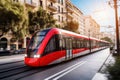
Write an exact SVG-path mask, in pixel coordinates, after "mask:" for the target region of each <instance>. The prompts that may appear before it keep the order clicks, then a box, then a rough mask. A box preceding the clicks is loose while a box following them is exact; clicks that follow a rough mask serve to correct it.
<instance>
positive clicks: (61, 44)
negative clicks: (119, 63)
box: [24, 28, 109, 67]
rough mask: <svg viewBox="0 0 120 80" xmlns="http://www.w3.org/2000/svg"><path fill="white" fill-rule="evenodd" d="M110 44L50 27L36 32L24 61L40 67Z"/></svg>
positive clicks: (29, 64)
mask: <svg viewBox="0 0 120 80" xmlns="http://www.w3.org/2000/svg"><path fill="white" fill-rule="evenodd" d="M108 46H109V43H108V42H107V41H102V40H98V39H95V38H90V37H86V36H83V35H80V34H76V33H73V32H70V31H66V30H62V29H58V28H50V29H45V30H42V31H38V32H36V33H35V34H34V35H33V36H32V38H31V40H30V43H29V45H28V47H27V50H26V56H25V59H24V62H25V64H26V65H28V66H32V67H39V66H47V65H50V64H55V63H59V62H62V61H65V60H69V59H72V58H74V57H77V56H80V55H85V54H88V53H90V52H94V51H97V50H100V49H103V48H106V47H108Z"/></svg>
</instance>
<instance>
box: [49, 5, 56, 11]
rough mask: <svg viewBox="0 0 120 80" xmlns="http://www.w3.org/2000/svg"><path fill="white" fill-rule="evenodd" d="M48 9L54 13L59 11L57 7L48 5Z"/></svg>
mask: <svg viewBox="0 0 120 80" xmlns="http://www.w3.org/2000/svg"><path fill="white" fill-rule="evenodd" d="M48 8H49V9H50V10H52V11H54V12H55V11H57V8H56V7H55V6H52V5H48Z"/></svg>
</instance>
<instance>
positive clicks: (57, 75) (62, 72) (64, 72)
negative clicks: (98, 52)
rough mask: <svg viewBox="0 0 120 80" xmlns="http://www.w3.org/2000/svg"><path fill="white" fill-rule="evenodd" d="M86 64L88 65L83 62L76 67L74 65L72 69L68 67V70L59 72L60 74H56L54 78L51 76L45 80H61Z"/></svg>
mask: <svg viewBox="0 0 120 80" xmlns="http://www.w3.org/2000/svg"><path fill="white" fill-rule="evenodd" d="M84 63H86V61H81V62H79V63H77V64H75V65H73V66H70V67H68V68H66V69H64V70H62V71H60V72H58V73H56V74H53V75H52V76H50V77H48V78H46V79H44V80H50V79H52V78H53V79H52V80H57V79H59V78H60V77H62V76H64V75H66V74H67V73H69V72H71V71H73V70H74V69H76V68H78V67H80V66H81V65H83V64H84ZM60 74H61V75H60Z"/></svg>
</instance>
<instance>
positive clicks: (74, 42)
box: [72, 39, 76, 49]
mask: <svg viewBox="0 0 120 80" xmlns="http://www.w3.org/2000/svg"><path fill="white" fill-rule="evenodd" d="M72 43H73V49H75V48H76V41H75V39H74V40H73V42H72Z"/></svg>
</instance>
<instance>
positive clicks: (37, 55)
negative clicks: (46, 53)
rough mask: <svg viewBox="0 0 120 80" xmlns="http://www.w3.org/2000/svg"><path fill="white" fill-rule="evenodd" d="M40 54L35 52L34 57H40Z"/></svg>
mask: <svg viewBox="0 0 120 80" xmlns="http://www.w3.org/2000/svg"><path fill="white" fill-rule="evenodd" d="M40 56H41V55H40V54H35V55H34V56H33V57H34V58H40Z"/></svg>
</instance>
